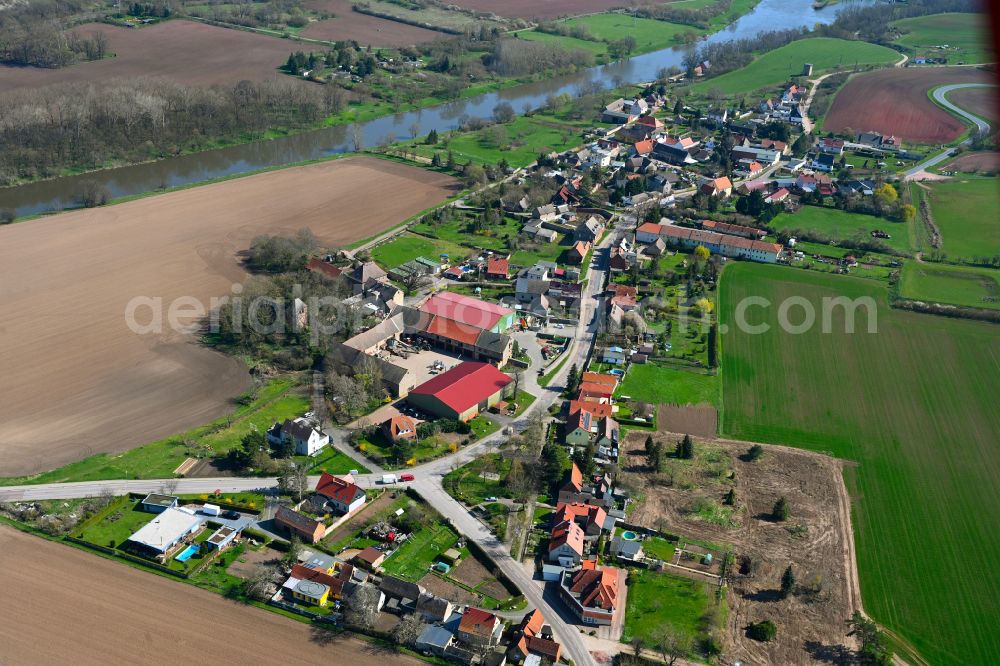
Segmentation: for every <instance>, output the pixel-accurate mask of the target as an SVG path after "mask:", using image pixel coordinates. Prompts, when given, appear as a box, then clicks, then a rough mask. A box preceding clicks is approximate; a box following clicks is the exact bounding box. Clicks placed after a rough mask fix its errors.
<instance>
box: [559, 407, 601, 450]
mask: <svg viewBox="0 0 1000 666" xmlns="http://www.w3.org/2000/svg"><path fill="white" fill-rule="evenodd" d="M596 431H597V418H595V417H594V413H593V412H591V411H590V410H589V409H587V408H586V407H580V408H578V409H577V410H576V411H574V412H572V413H570V415H569V417H568V418H567V419H566V428H565V430H564V434H563V441H565V442H566V443H567V444H571V445H573V446H586V445H587V443H588V442H590V435H591V433H594V432H596Z"/></svg>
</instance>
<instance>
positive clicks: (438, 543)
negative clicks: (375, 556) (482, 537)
mask: <svg viewBox="0 0 1000 666" xmlns="http://www.w3.org/2000/svg"><path fill="white" fill-rule="evenodd" d="M457 542H458V535H457V534H455V532H453V531H452V530H451V528H449V527H448V526H447V525H445V524H444V523H440V522H435V523H431V524H430V525H426V526H424V527H423V529H421V530H420V531H419V532H416V533H414V534H413V535H411V536H410V538H409V539H408V540H407V542H406V543H404V544H403V545H402V546H400V547H399V549H398V550H397V551H396V552H395V553H393V554H392V555H391V556H390V557H389V558H388V559H386V560H385V562H384V563H383V564H382V566H383V568H384V569H385V572H386V573H387V574H389V575H391V576H398V577H400V578H405V579H406V580H412V581H416V580H420V578H422V577H423V575H424V574H426V573H427V570H428V569H429V568H430V566H431V564H433V563H434V560H436V559H437V558H438V556H439V555H440V554H441V553H443V552H444V551H446V550H448V549H449V548H451V547H452V546H454V545H455V544H456V543H457Z"/></svg>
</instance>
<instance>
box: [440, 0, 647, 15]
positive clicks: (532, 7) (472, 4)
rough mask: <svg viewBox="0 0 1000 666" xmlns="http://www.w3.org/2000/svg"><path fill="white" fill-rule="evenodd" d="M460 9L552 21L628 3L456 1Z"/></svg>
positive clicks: (607, 0)
mask: <svg viewBox="0 0 1000 666" xmlns="http://www.w3.org/2000/svg"><path fill="white" fill-rule="evenodd" d="M455 4H456V5H459V6H460V7H468V8H470V9H475V10H476V11H479V12H492V13H493V14H496V15H497V16H507V17H510V18H529V19H552V18H556V17H558V16H576V15H579V14H591V13H594V12H603V11H606V10H608V9H613V8H615V7H624V6H626V5H627V4H628V3H626V2H623V1H622V0H506V1H505V2H496V0H455Z"/></svg>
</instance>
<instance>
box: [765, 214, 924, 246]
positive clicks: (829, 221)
mask: <svg viewBox="0 0 1000 666" xmlns="http://www.w3.org/2000/svg"><path fill="white" fill-rule="evenodd" d="M771 226H773V227H774V228H775V229H777V230H778V231H784V230H788V229H803V230H808V231H815V232H819V233H821V234H824V235H825V236H827V237H828V238H829V239H830V240H833V241H846V240H855V241H872V240H876V239H873V238H872V236H871V232H872V231H873V230H875V229H878V230H881V231H884V232H886V233H887V234H889V235H890V236H892V238H889V239H885V238H883V239H880V240H882V241H883V242H884V243H885V244H886V245H888V246H889V247H891V248H892V249H894V250H898V251H899V252H909V251H910V250H911V247H910V234H909V230H908V228H907V225H906V224H904V223H901V222H891V221H889V220H886V219H883V218H879V217H874V216H872V215H861V214H857V213H848V212H845V211H842V210H838V209H836V208H821V207H819V206H803V207H802V208H801V209H800V210H799V211H798V212H796V213H781V214H779V215H778V216H777V217H775V218H774V219H773V220H771Z"/></svg>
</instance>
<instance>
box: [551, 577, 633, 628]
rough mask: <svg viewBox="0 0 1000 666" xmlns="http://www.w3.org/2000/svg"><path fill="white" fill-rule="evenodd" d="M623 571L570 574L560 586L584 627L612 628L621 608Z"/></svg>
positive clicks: (561, 591)
mask: <svg viewBox="0 0 1000 666" xmlns="http://www.w3.org/2000/svg"><path fill="white" fill-rule="evenodd" d="M618 579H619V570H618V569H615V568H613V567H603V568H601V569H597V565H596V562H594V563H593V564H592V565H591V567H590V568H583V569H580V570H579V571H576V572H570V571H567V572H565V573H564V574H563V577H562V580H561V581H560V584H559V595H560V597H561V598H562V599H563V601H565V602H566V605H567V606H568V607H569V608H570V610H571V611H572V612H573V613H574V614H575V615H576V616H577V617H578V618H579V620H580V621H581V622H582V623H584V624H596V625H609V624H611V622H612V620H613V618H614V614H615V610H616V609H617V607H618Z"/></svg>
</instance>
